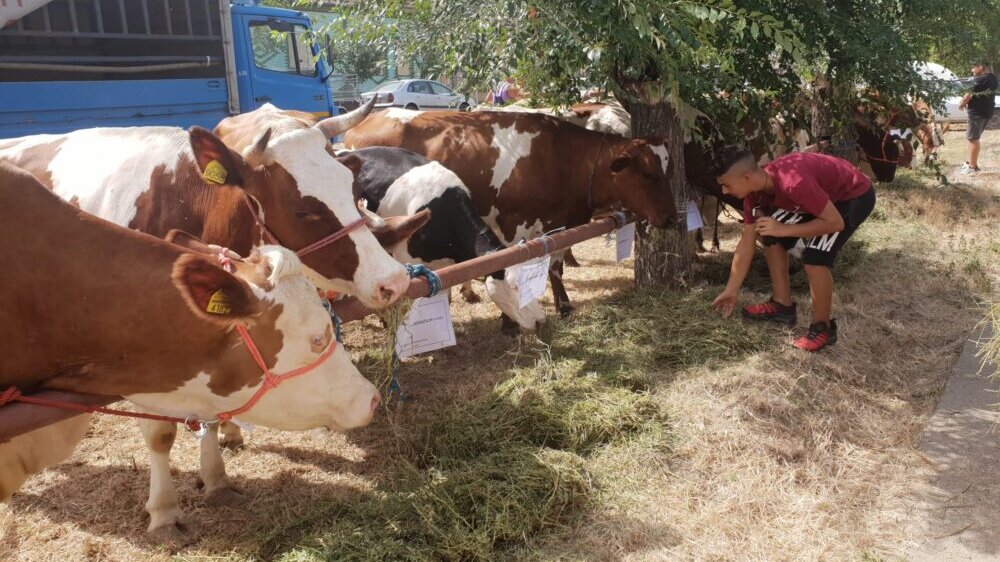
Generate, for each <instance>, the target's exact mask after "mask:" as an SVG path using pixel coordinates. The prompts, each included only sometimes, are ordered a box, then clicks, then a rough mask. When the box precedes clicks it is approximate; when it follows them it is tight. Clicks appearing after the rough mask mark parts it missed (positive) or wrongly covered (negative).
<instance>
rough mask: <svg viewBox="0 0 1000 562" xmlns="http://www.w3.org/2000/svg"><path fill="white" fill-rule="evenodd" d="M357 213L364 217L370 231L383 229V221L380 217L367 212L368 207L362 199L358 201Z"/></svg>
mask: <svg viewBox="0 0 1000 562" xmlns="http://www.w3.org/2000/svg"><path fill="white" fill-rule="evenodd" d="M358 211H360V212H361V216H363V217H365V222H367V223H368V228H370V229H372V230H379V229H382V228H385V221H384V220H382V217H380V216H378V215H376V214H375V213H373V212H371V211H369V210H368V205H367V204H366V203H365V200H364V199H358Z"/></svg>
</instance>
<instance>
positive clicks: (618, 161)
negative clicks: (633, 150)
mask: <svg viewBox="0 0 1000 562" xmlns="http://www.w3.org/2000/svg"><path fill="white" fill-rule="evenodd" d="M630 165H632V157H631V156H629V155H628V154H622V155H620V156H618V157H617V158H615V159H614V160H612V161H611V173H612V174H617V173H619V172H621V171H622V170H624V169H625V168H628V167H629V166H630Z"/></svg>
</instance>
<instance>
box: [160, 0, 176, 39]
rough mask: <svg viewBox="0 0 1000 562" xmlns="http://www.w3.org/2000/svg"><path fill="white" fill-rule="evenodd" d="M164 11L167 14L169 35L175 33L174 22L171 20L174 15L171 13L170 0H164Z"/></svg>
mask: <svg viewBox="0 0 1000 562" xmlns="http://www.w3.org/2000/svg"><path fill="white" fill-rule="evenodd" d="M163 12H164V13H165V14H166V16H167V17H166V18H165V19H166V21H167V35H173V34H174V22H173V21H172V20H171V18H172V17H173V16H172V15H171V14H170V0H163Z"/></svg>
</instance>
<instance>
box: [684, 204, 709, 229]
mask: <svg viewBox="0 0 1000 562" xmlns="http://www.w3.org/2000/svg"><path fill="white" fill-rule="evenodd" d="M703 226H705V223H704V222H703V221H702V220H701V211H699V210H698V205H696V204H695V202H694V201H688V206H687V229H688V232H691V231H692V230H698V229H699V228H701V227H703Z"/></svg>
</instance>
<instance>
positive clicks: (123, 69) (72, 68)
mask: <svg viewBox="0 0 1000 562" xmlns="http://www.w3.org/2000/svg"><path fill="white" fill-rule="evenodd" d="M218 64H219V62H218V61H213V60H212V57H205V62H178V63H174V64H147V65H143V66H85V65H76V64H38V63H31V62H0V70H42V71H52V72H105V73H109V74H137V73H140V72H165V71H168V70H182V69H185V68H205V67H207V66H216V65H218Z"/></svg>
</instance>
